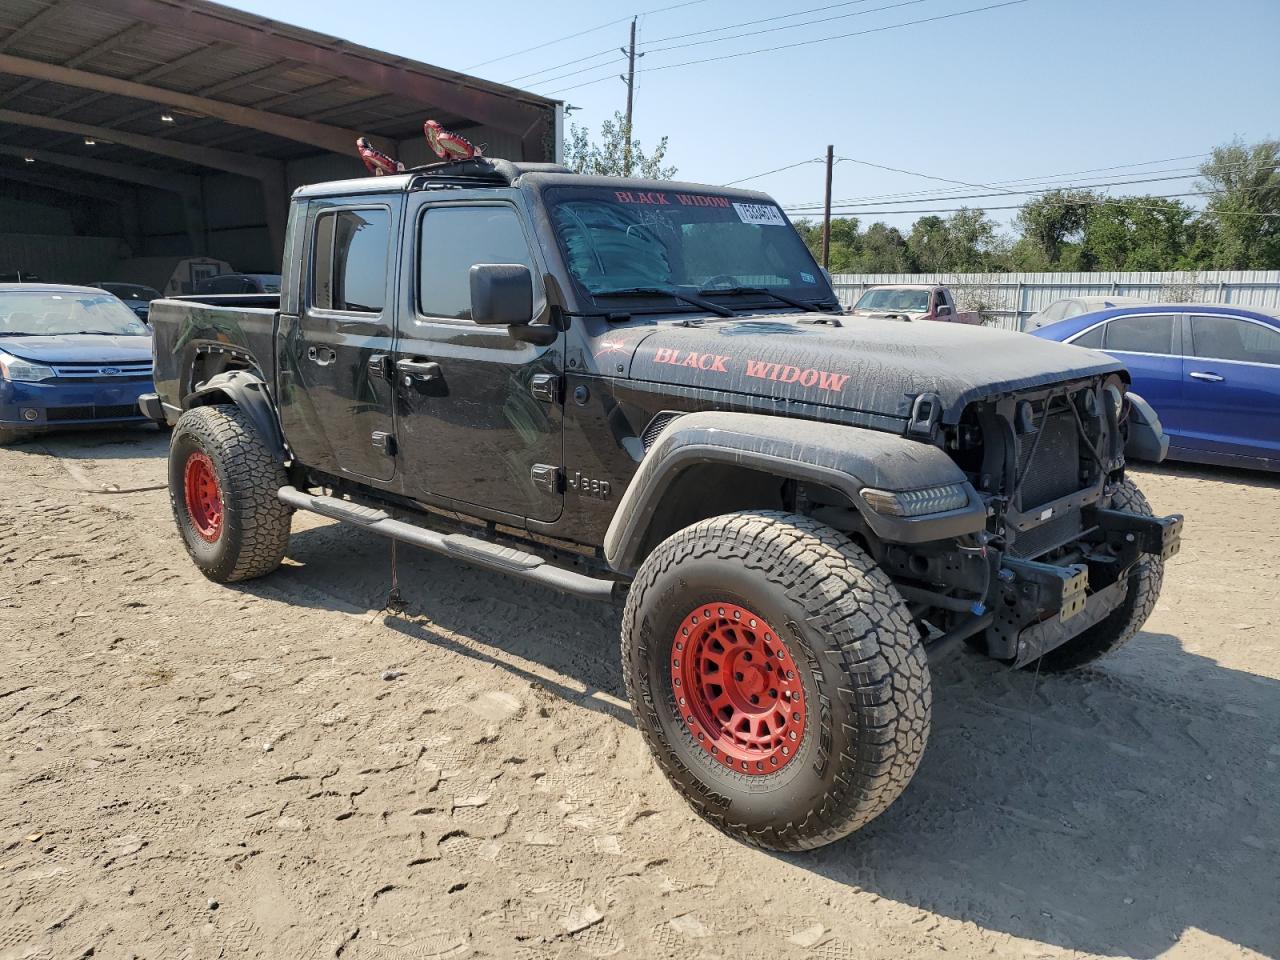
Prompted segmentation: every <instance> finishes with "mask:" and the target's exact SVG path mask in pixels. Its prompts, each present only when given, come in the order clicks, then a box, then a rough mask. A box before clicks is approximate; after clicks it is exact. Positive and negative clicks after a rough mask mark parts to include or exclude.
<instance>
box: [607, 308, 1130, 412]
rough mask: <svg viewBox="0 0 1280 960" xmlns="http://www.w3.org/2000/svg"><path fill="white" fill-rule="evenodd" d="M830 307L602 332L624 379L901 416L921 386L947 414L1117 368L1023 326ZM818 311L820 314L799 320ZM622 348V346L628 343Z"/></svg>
mask: <svg viewBox="0 0 1280 960" xmlns="http://www.w3.org/2000/svg"><path fill="white" fill-rule="evenodd" d="M832 319H833V318H832V317H831V315H830V314H812V315H808V316H804V315H799V314H788V315H786V316H785V317H783V316H779V317H774V318H769V319H760V318H755V319H743V320H730V321H722V322H707V323H704V324H698V325H695V326H689V327H685V326H679V325H675V324H672V325H667V324H664V325H661V326H659V327H656V328H654V327H648V328H641V329H642V330H644V331H645V332H646V333H647V335H643V336H636V335H637V334H640V332H641V331H640V330H637V329H636V328H631V329H628V330H627V331H626V332H625V333H623V331H621V330H619V331H615V332H614V333H613V334H611V337H612V339H613V340H614V341H616V342H617V344H618V346H619V347H621V346H622V344H624V343H625V344H626V347H633V346H634V353H633V354H632V362H631V365H630V376H631V378H632V379H634V380H648V381H653V382H657V383H669V384H679V385H687V386H694V387H701V388H704V389H711V390H727V391H730V392H734V393H744V394H751V395H754V396H767V397H776V398H783V399H787V400H796V401H803V402H806V403H816V404H822V405H825V406H832V407H841V408H845V409H851V410H860V411H863V412H867V413H875V414H881V415H887V416H894V417H903V418H905V417H907V416H908V415H909V414H910V412H911V404H912V401H913V400H914V399H915V398H916V397H917V396H918V395H920V394H922V393H936V394H938V396H939V397H940V398H941V399H942V406H943V410H944V414H943V419H944V420H945V421H947V422H949V423H954V422H956V421H957V420H959V419H960V415H961V413H962V412H963V410H964V408H965V406H966V405H967V404H969V403H971V402H973V401H974V400H978V399H981V398H983V397H991V396H995V395H997V394H1003V393H1009V392H1012V391H1017V390H1028V389H1034V388H1036V387H1043V386H1049V385H1052V384H1054V383H1061V382H1063V381H1066V380H1074V379H1080V378H1084V377H1092V376H1098V375H1100V374H1105V373H1111V372H1114V371H1118V370H1121V369H1123V365H1122V364H1120V363H1119V362H1118V361H1116V360H1115V359H1113V358H1112V357H1109V356H1107V355H1106V354H1102V353H1098V352H1097V351H1094V350H1085V349H1082V348H1080V347H1073V346H1069V345H1067V344H1063V343H1055V342H1053V341H1051V340H1042V339H1040V338H1038V337H1032V336H1028V335H1027V334H1023V333H1013V332H1010V331H1006V330H996V329H992V328H989V327H976V326H966V325H963V324H950V323H902V322H901V321H894V320H875V319H864V318H862V317H846V318H844V319H843V320H841V323H842V324H843V326H840V327H834V326H831V325H830V321H831V320H832ZM806 320H808V321H814V320H825V321H827V323H813V322H809V323H806V322H805V321H806ZM624 349H625V348H624ZM628 352H629V351H628Z"/></svg>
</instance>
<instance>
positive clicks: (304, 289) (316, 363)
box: [277, 194, 403, 480]
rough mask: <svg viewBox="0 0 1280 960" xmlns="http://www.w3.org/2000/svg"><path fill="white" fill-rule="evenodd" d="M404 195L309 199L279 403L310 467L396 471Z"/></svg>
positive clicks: (283, 323) (285, 322) (356, 472)
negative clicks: (394, 355)
mask: <svg viewBox="0 0 1280 960" xmlns="http://www.w3.org/2000/svg"><path fill="white" fill-rule="evenodd" d="M402 202H403V197H402V195H399V194H392V195H387V196H385V197H381V196H375V197H361V198H359V200H358V201H357V200H355V199H349V200H346V201H329V200H313V201H312V202H311V209H310V211H309V213H308V216H307V220H306V226H305V230H306V233H305V241H304V246H303V252H302V264H303V267H304V269H303V270H302V271H301V273H300V275H299V278H298V279H299V281H300V282H301V288H300V290H299V294H300V296H299V298H298V312H297V314H296V315H289V314H288V313H284V312H282V314H281V318H280V335H279V341H278V343H277V350H278V351H279V364H278V366H279V380H280V385H279V392H280V398H279V405H280V419H281V422H282V424H283V426H284V432H285V436H286V437H287V438H288V441H289V445H290V447H291V448H292V449H293V452H294V454H295V456H296V457H297V458H298V460H300V461H301V462H302V463H304V464H306V465H307V466H309V467H313V468H316V469H318V470H323V471H325V472H328V473H332V474H335V475H339V476H341V475H343V474H350V475H352V476H355V477H358V478H360V479H365V480H389V479H391V477H392V476H393V475H394V473H395V459H394V452H395V447H394V442H393V441H392V440H391V439H390V437H391V428H392V427H391V423H392V413H391V399H392V382H391V380H390V378H389V372H390V356H391V347H392V337H393V333H394V313H395V311H394V303H395V273H396V272H395V269H394V265H393V259H392V257H393V249H394V248H393V246H392V238H393V237H394V236H395V234H396V227H397V224H398V222H399V216H400V208H401V206H402Z"/></svg>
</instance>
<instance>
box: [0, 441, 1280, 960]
mask: <svg viewBox="0 0 1280 960" xmlns="http://www.w3.org/2000/svg"><path fill="white" fill-rule="evenodd" d="M121 446H122V449H121V450H115V448H113V449H112V451H111V452H116V453H118V452H123V453H126V454H129V455H128V456H124V457H122V458H120V459H118V460H116V459H110V458H108V459H103V460H93V461H92V462H91V463H90V464H89V465H88V467H87V469H89V470H90V472H91V475H92V476H93V477H94V479H95V480H97V481H100V482H105V483H112V482H117V483H118V482H120V481H121V480H124V479H128V478H127V477H125V476H123V475H121V474H120V473H119V471H128V472H130V473H138V471H137V463H138V462H139V461H140V459H141V458H140V457H139V456H137V453H138V451H137V449H132V448H129V446H128V445H127V444H126V445H121ZM155 446H156V444H155V442H154V441H150V440H148V441H145V442H143V443H141V444H138V445H137V447H139V448H140V449H142V450H148V451H152V452H154V447H155ZM144 462H145V461H144ZM117 465H118V466H117ZM146 469H149V470H153V472H154V467H148V468H146ZM59 470H60V468H59V467H58V466H57V462H56V461H55V460H53V459H52V458H49V457H29V456H28V455H26V454H25V453H23V451H22V448H17V449H13V450H5V451H0V473H2V474H3V475H4V476H5V478H6V480H7V481H8V482H7V485H6V491H5V496H4V498H3V500H0V598H6V597H14V598H17V603H18V605H17V606H9V605H8V604H10V603H12V602H13V601H11V600H10V601H6V600H0V636H2V637H3V638H4V639H3V643H0V677H4V678H6V679H5V680H4V681H0V759H3V765H0V957H4V956H5V953H6V951H11V950H17V951H19V952H18V953H16V954H15V955H16V956H23V955H25V953H26V952H32V951H47V954H46V955H48V956H51V957H52V956H54V955H65V954H67V953H69V952H72V951H73V950H76V949H80V948H81V946H83V945H85V944H91V945H93V946H94V947H95V949H96V951H97V955H101V956H116V955H125V956H128V955H129V954H130V952H133V953H136V954H137V955H139V956H145V957H150V956H166V957H178V956H189V957H192V958H195V957H204V956H215V955H218V954H219V953H221V954H222V955H227V956H238V957H240V956H243V957H255V956H256V957H272V958H275V957H281V956H290V957H295V956H296V957H309V956H316V957H327V956H334V955H335V954H336V953H337V951H338V949H339V947H340V946H341V956H343V957H379V958H381V957H395V956H422V957H426V956H449V955H458V956H464V955H471V956H492V957H513V956H527V957H539V958H541V957H556V956H559V957H565V958H577V957H598V956H644V957H648V956H655V957H663V956H669V957H673V958H676V957H679V958H683V957H705V956H722V955H735V956H743V957H756V956H759V957H766V956H767V957H783V958H788V957H796V958H824V957H829V958H844V957H850V956H878V957H886V958H905V957H909V956H916V955H919V954H920V953H931V952H937V951H940V950H941V949H942V948H944V947H945V948H946V949H947V951H948V952H949V953H950V954H952V955H958V956H978V955H984V956H985V955H988V954H989V953H991V952H995V953H996V954H999V955H1008V954H1022V953H1024V952H1031V953H1034V954H1036V955H1044V956H1067V955H1081V954H1084V955H1089V954H1097V955H1117V954H1123V955H1130V956H1136V957H1155V956H1157V955H1163V954H1164V953H1165V952H1166V951H1168V950H1169V948H1170V946H1171V945H1174V944H1175V943H1176V942H1177V941H1179V940H1180V939H1181V940H1182V941H1183V942H1184V943H1186V944H1187V945H1188V947H1187V948H1188V949H1194V951H1195V952H1194V954H1188V955H1195V956H1215V955H1217V956H1236V955H1238V953H1239V950H1238V949H1237V948H1236V947H1234V946H1231V945H1232V944H1238V945H1240V946H1242V947H1244V948H1246V949H1251V950H1254V951H1258V952H1260V953H1264V954H1272V955H1274V954H1275V953H1276V952H1277V951H1276V950H1275V945H1276V944H1277V943H1278V942H1280V935H1278V934H1277V928H1276V925H1275V919H1274V914H1273V913H1272V912H1270V911H1269V910H1268V908H1267V905H1266V903H1265V902H1264V900H1265V895H1266V891H1268V890H1274V889H1276V886H1277V879H1278V878H1277V876H1276V867H1275V864H1276V863H1277V861H1278V859H1280V844H1278V843H1277V839H1276V838H1277V836H1280V822H1278V817H1280V815H1278V814H1277V811H1276V809H1275V805H1274V803H1271V802H1269V798H1271V799H1273V798H1274V796H1275V788H1276V784H1277V777H1278V774H1277V766H1278V763H1280V753H1276V752H1274V731H1275V729H1277V727H1278V726H1280V707H1277V697H1276V693H1277V689H1278V688H1277V685H1276V682H1275V680H1274V676H1275V670H1274V666H1273V668H1272V672H1271V673H1270V674H1267V673H1265V671H1262V672H1259V668H1258V667H1257V666H1256V665H1257V664H1261V663H1262V662H1264V661H1265V660H1266V658H1267V657H1270V658H1271V662H1272V663H1273V664H1274V659H1275V654H1276V652H1277V648H1276V645H1275V643H1274V640H1273V639H1272V638H1271V637H1269V636H1266V635H1264V634H1263V633H1260V632H1258V631H1257V630H1245V631H1232V630H1231V629H1230V627H1229V625H1230V624H1231V623H1234V622H1236V621H1235V620H1231V619H1228V618H1227V617H1226V616H1225V615H1223V614H1216V615H1214V616H1212V617H1210V616H1209V615H1208V614H1206V615H1205V616H1204V617H1203V618H1201V620H1198V621H1197V623H1199V624H1200V626H1198V627H1197V629H1196V630H1195V631H1187V630H1182V631H1181V632H1180V633H1179V634H1175V633H1174V630H1175V629H1178V625H1179V624H1181V623H1182V622H1183V621H1184V620H1186V619H1188V618H1190V617H1191V616H1193V615H1194V611H1193V610H1192V609H1191V608H1192V606H1194V605H1195V604H1198V605H1199V607H1197V609H1204V610H1206V611H1212V610H1213V609H1214V608H1213V607H1212V604H1213V603H1214V602H1215V601H1214V599H1213V598H1212V597H1211V596H1207V595H1206V594H1204V593H1203V592H1201V591H1200V590H1199V588H1198V587H1197V585H1196V584H1197V580H1198V579H1199V578H1201V577H1205V576H1208V577H1210V578H1212V577H1214V576H1216V575H1217V574H1216V573H1215V572H1214V566H1213V564H1214V563H1215V557H1214V555H1213V553H1212V551H1211V550H1210V549H1208V548H1206V547H1204V546H1203V545H1200V546H1194V547H1192V546H1189V547H1188V549H1187V550H1186V552H1185V553H1186V555H1185V556H1180V557H1179V558H1177V559H1175V560H1174V562H1173V563H1172V564H1171V565H1170V574H1169V580H1170V582H1169V585H1168V586H1167V588H1166V589H1167V590H1168V591H1169V592H1170V594H1171V595H1173V596H1176V597H1179V598H1180V599H1179V601H1178V602H1177V603H1174V604H1171V610H1173V611H1174V614H1173V615H1171V616H1169V617H1167V618H1166V617H1164V616H1162V609H1163V605H1162V608H1160V609H1158V610H1157V613H1156V616H1155V618H1154V619H1153V622H1152V624H1151V629H1149V630H1148V632H1147V633H1145V634H1143V635H1141V636H1140V637H1138V638H1137V639H1135V641H1133V643H1132V644H1131V645H1130V647H1129V648H1127V649H1126V650H1125V651H1124V652H1123V653H1122V654H1120V655H1118V656H1117V657H1116V658H1115V660H1114V662H1113V661H1106V662H1104V664H1103V666H1102V668H1101V669H1098V670H1095V671H1090V672H1089V673H1088V674H1086V675H1083V676H1082V677H1080V678H1076V679H1070V680H1063V679H1057V678H1054V679H1048V678H1045V677H1041V678H1039V680H1038V681H1036V679H1035V678H1034V677H1033V676H1032V675H1030V674H1026V673H1023V674H1009V673H1007V672H1005V671H1004V670H1003V668H1001V667H999V666H998V665H995V664H990V663H988V662H985V661H983V660H980V659H977V658H974V657H962V658H960V659H958V660H956V661H954V662H952V663H949V664H945V665H942V666H941V667H939V668H938V669H936V670H935V723H934V735H933V739H932V741H931V745H930V748H929V751H928V752H927V754H926V756H925V761H924V764H923V766H922V768H921V772H920V774H919V776H918V777H917V779H916V781H915V782H914V783H913V784H912V786H911V787H910V788H909V789H908V791H907V793H906V794H905V795H904V797H903V798H902V800H901V801H899V803H898V804H895V805H894V806H893V807H892V808H891V809H890V810H889V811H888V812H887V813H886V814H884V816H883V817H882V818H881V819H880V820H878V821H876V823H874V824H873V825H872V826H871V827H870V828H868V830H866V831H864V832H863V833H861V834H859V835H858V836H856V837H855V838H854V839H853V840H851V841H849V842H847V843H843V844H838V845H836V846H834V847H831V848H827V849H825V850H823V851H820V852H818V853H817V854H813V855H808V856H796V857H776V856H771V855H768V854H764V853H761V852H758V851H753V850H747V849H744V848H742V847H739V846H737V845H735V844H732V843H731V842H729V841H727V840H726V839H725V838H724V837H722V836H720V835H719V834H717V833H715V832H714V831H712V830H710V828H708V827H706V826H705V825H704V824H703V823H702V822H701V821H699V820H697V819H696V818H695V817H694V816H693V815H692V814H691V813H690V812H689V811H688V810H687V808H685V806H684V805H683V803H682V802H681V801H680V800H679V799H678V798H677V797H675V796H674V794H672V793H671V792H670V791H669V790H668V789H667V788H666V787H665V786H664V785H663V784H662V782H661V780H660V778H659V776H658V774H657V772H656V770H655V769H654V767H653V764H652V762H651V761H650V759H649V757H648V755H647V753H646V752H645V750H644V748H643V746H642V744H641V743H640V740H639V737H638V735H637V734H636V733H635V732H634V730H632V729H631V728H630V727H629V726H627V725H626V723H625V722H624V721H623V720H620V719H619V718H618V717H619V715H620V714H619V712H618V711H616V710H615V709H614V708H612V707H611V706H609V705H608V703H607V702H601V701H599V700H595V699H592V697H591V696H590V693H591V691H595V690H604V691H606V692H607V693H613V694H615V695H616V693H617V692H618V690H619V689H620V682H619V671H618V668H617V663H616V639H615V638H616V632H617V621H616V616H614V615H605V616H602V611H601V609H600V608H597V607H592V606H589V605H587V604H585V603H580V602H577V601H565V600H563V599H561V598H558V597H556V596H555V595H553V594H550V593H546V592H543V591H541V590H538V589H537V588H533V587H530V586H527V585H523V584H512V583H511V582H509V581H506V580H504V579H502V578H501V577H498V576H490V575H487V574H483V573H478V572H476V571H472V570H469V569H466V568H460V567H457V566H453V565H451V564H448V563H447V562H445V561H442V560H436V559H434V558H431V557H427V556H424V555H422V554H419V553H417V552H415V551H410V550H402V551H401V560H402V564H401V571H400V572H401V582H402V584H403V585H405V587H407V590H406V592H407V593H408V594H409V600H410V609H409V612H408V614H407V615H406V616H403V617H391V618H385V619H384V618H383V617H381V616H379V615H377V610H378V608H379V607H380V605H381V601H382V600H383V599H384V598H385V590H386V586H387V580H386V570H387V566H386V563H387V554H386V546H385V544H384V543H383V542H382V541H376V540H373V539H372V538H368V537H363V536H361V535H359V534H353V533H351V532H350V531H346V530H342V529H340V528H336V527H331V526H325V525H317V524H314V523H300V524H299V525H298V532H297V533H296V534H295V536H294V541H293V543H292V545H291V548H290V555H289V561H288V563H289V565H288V566H287V567H286V568H285V569H283V570H282V571H281V572H280V573H279V574H278V575H276V576H275V577H272V578H269V579H268V580H266V581H262V582H260V583H255V584H251V585H246V586H245V587H243V588H240V589H229V588H223V587H217V586H214V585H212V584H209V583H207V582H206V581H204V580H203V579H202V578H200V577H199V576H198V575H196V574H195V572H194V571H193V570H192V569H191V567H190V565H189V564H187V563H186V558H185V555H184V554H183V552H182V548H181V545H180V543H179V542H178V540H177V537H176V535H175V534H174V532H173V530H172V521H171V518H170V517H169V509H168V503H167V499H166V497H165V495H164V494H163V493H162V492H150V493H147V492H143V493H136V494H128V495H122V496H120V497H119V498H112V500H111V504H110V506H109V507H107V508H106V509H105V511H104V510H103V509H102V505H101V504H100V503H98V502H97V501H96V500H91V499H90V498H87V497H81V496H79V495H78V494H76V493H75V492H74V491H71V490H60V489H57V488H56V487H57V484H58V483H59V482H61V478H60V472H59ZM135 479H137V481H138V482H141V481H143V480H145V479H146V475H144V474H142V473H138V475H137V477H136V478H135ZM1185 479H1186V478H1185V477H1183V476H1181V475H1177V474H1174V475H1170V476H1166V475H1164V474H1160V475H1157V476H1155V477H1154V478H1153V480H1154V482H1155V488H1154V490H1153V489H1148V493H1149V494H1152V499H1153V501H1155V502H1156V504H1157V508H1158V509H1172V508H1173V505H1172V504H1171V503H1170V502H1169V501H1171V500H1176V499H1178V498H1179V497H1180V496H1181V494H1179V492H1178V491H1179V484H1180V483H1183V481H1184V480H1185ZM1143 482H1144V483H1146V480H1145V479H1144V481H1143ZM1229 482H1230V481H1223V480H1220V479H1210V480H1201V479H1198V478H1196V479H1194V482H1192V483H1186V484H1184V485H1185V486H1188V487H1195V488H1203V489H1202V490H1200V494H1201V501H1197V503H1196V504H1195V505H1194V506H1195V508H1196V509H1197V510H1198V511H1200V516H1201V517H1202V519H1201V520H1200V521H1199V522H1198V526H1199V527H1200V528H1201V529H1209V528H1210V527H1211V521H1210V520H1209V519H1204V518H1206V517H1209V516H1213V515H1214V514H1213V511H1215V510H1217V511H1219V512H1221V511H1223V510H1225V509H1227V508H1226V507H1225V506H1224V505H1223V504H1224V501H1223V499H1222V497H1221V492H1222V490H1221V487H1222V485H1224V484H1228V483H1229ZM1233 489H1234V493H1235V496H1236V500H1235V503H1236V506H1234V507H1232V508H1231V509H1232V510H1239V509H1241V508H1242V507H1241V500H1240V498H1241V497H1245V498H1252V499H1247V505H1246V507H1245V508H1247V509H1251V510H1254V512H1255V515H1256V516H1265V511H1266V509H1268V506H1267V504H1268V502H1269V501H1268V500H1267V499H1266V496H1270V495H1272V494H1273V493H1274V491H1272V490H1271V489H1269V488H1251V487H1248V486H1239V485H1237V487H1236V488H1233ZM1183 509H1186V510H1188V512H1190V511H1191V509H1192V506H1190V505H1188V506H1183ZM1269 509H1271V510H1272V511H1273V513H1272V516H1275V519H1277V520H1280V515H1277V514H1276V512H1275V506H1274V504H1272V506H1271V507H1270V508H1269ZM1189 527H1190V528H1191V529H1193V530H1194V529H1196V527H1195V526H1192V524H1191V523H1190V522H1189ZM1273 528H1280V524H1274V525H1273ZM1266 545H1267V541H1263V542H1262V543H1261V544H1260V545H1258V546H1256V547H1254V548H1250V549H1257V550H1261V549H1263V548H1265V547H1266ZM62 552H65V553H67V554H68V556H66V557H64V558H60V559H54V560H42V559H41V558H42V557H50V556H52V555H53V554H56V553H62ZM1240 566H1241V568H1243V569H1247V570H1249V571H1254V572H1250V573H1249V574H1248V575H1249V576H1251V577H1257V578H1259V579H1258V580H1257V581H1256V584H1255V588H1254V589H1255V595H1256V596H1263V593H1262V591H1263V590H1264V588H1266V587H1267V586H1268V585H1270V584H1273V583H1274V582H1275V581H1274V579H1273V578H1272V577H1271V572H1270V570H1269V568H1268V567H1267V565H1266V564H1265V563H1263V562H1261V558H1255V555H1254V554H1249V553H1246V555H1245V556H1244V557H1243V559H1242V560H1241V562H1240ZM1272 596H1273V597H1274V594H1273V595H1272ZM1271 603H1272V607H1274V605H1275V601H1274V600H1273V601H1271ZM80 613H88V614H89V615H88V616H78V614H80ZM1255 613H1257V614H1258V615H1259V616H1260V618H1261V621H1266V619H1267V618H1268V617H1270V618H1271V619H1272V621H1274V620H1275V619H1276V618H1277V611H1276V610H1274V609H1271V608H1269V607H1267V606H1266V604H1263V605H1262V606H1261V607H1260V608H1258V609H1257V610H1256V611H1255ZM1239 619H1240V620H1243V619H1244V618H1243V617H1240V618H1239ZM1223 624H1226V625H1227V626H1225V627H1224V626H1223ZM1201 651H1208V655H1206V653H1205V652H1201ZM1246 664H1247V665H1254V666H1253V669H1254V671H1255V672H1250V670H1249V669H1248V668H1247V667H1246V666H1243V665H1246ZM391 667H394V668H395V669H397V670H403V671H405V673H404V676H402V677H400V678H399V679H397V680H394V681H384V680H382V679H381V676H382V672H383V671H384V670H386V669H388V668H391ZM622 715H623V716H625V714H622ZM1208 778H1212V779H1208ZM36 834H40V837H39V839H38V840H36V841H28V840H27V839H25V838H26V837H28V836H35V835H36ZM1126 900H1131V901H1132V902H1126ZM210 901H216V902H217V904H218V905H217V907H216V908H211V907H210ZM596 914H599V917H598V918H597V917H596ZM108 918H109V919H108ZM1193 928H1194V929H1193ZM1199 930H1203V931H1206V933H1204V934H1201V933H1199V932H1198V931H1199ZM1193 934H1194V935H1193ZM1192 945H1194V947H1193V946H1192ZM1173 949H1174V951H1175V953H1176V952H1177V950H1178V947H1177V946H1176V945H1175V946H1174V947H1173ZM33 955H39V954H36V953H33ZM6 960H7V958H6Z"/></svg>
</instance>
